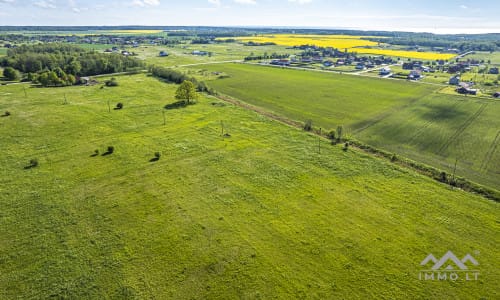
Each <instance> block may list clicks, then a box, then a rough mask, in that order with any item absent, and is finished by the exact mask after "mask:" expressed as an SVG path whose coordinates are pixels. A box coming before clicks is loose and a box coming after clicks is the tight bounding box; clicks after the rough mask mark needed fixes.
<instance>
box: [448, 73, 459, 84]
mask: <svg viewBox="0 0 500 300" xmlns="http://www.w3.org/2000/svg"><path fill="white" fill-rule="evenodd" d="M448 83H449V84H451V85H458V84H459V83H460V75H454V76H451V77H450V80H449V81H448Z"/></svg>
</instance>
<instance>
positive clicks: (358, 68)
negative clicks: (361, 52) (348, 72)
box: [356, 63, 365, 70]
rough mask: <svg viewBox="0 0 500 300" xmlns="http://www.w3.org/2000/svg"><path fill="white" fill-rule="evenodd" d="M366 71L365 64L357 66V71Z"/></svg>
mask: <svg viewBox="0 0 500 300" xmlns="http://www.w3.org/2000/svg"><path fill="white" fill-rule="evenodd" d="M364 69H365V64H364V63H358V64H357V65H356V70H364Z"/></svg>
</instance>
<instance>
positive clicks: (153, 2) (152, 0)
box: [131, 0, 160, 7]
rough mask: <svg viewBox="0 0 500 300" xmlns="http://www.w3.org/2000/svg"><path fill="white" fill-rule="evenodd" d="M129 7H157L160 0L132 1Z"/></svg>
mask: <svg viewBox="0 0 500 300" xmlns="http://www.w3.org/2000/svg"><path fill="white" fill-rule="evenodd" d="M131 5H132V6H139V7H146V6H158V5H160V0H133V1H132V3H131Z"/></svg>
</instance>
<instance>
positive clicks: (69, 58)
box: [0, 43, 145, 85]
mask: <svg viewBox="0 0 500 300" xmlns="http://www.w3.org/2000/svg"><path fill="white" fill-rule="evenodd" d="M0 65H2V66H3V67H12V68H14V69H16V70H18V71H20V72H22V73H25V74H28V77H29V78H28V79H35V78H38V77H41V79H42V81H44V82H45V80H44V77H45V76H47V78H52V79H54V75H56V76H57V77H58V78H59V79H60V82H59V81H57V80H53V81H52V83H51V84H49V85H67V84H73V83H74V80H72V78H71V77H80V76H91V75H99V74H110V73H117V72H126V71H133V70H137V69H139V68H143V67H144V66H145V65H144V63H143V62H142V61H140V60H138V59H136V58H132V57H128V56H124V55H121V54H118V53H98V52H95V51H91V50H86V49H83V48H80V47H78V46H74V45H68V44H59V43H50V44H39V45H22V46H20V47H16V48H11V49H9V50H8V51H7V56H6V57H4V58H3V59H2V60H1V61H0ZM44 74H45V75H44ZM70 75H71V76H70ZM72 82H73V83H72ZM40 83H42V82H41V81H40ZM63 83H64V84H63ZM42 84H43V83H42Z"/></svg>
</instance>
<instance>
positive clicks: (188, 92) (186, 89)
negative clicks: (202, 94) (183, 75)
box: [175, 80, 199, 104]
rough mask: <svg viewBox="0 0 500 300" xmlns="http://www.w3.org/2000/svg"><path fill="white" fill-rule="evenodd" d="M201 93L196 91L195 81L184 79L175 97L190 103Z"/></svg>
mask: <svg viewBox="0 0 500 300" xmlns="http://www.w3.org/2000/svg"><path fill="white" fill-rule="evenodd" d="M198 97H199V94H198V93H197V92H196V87H195V85H194V83H192V82H191V81H189V80H184V81H183V82H182V83H181V85H180V86H179V87H178V88H177V91H175V99H177V100H183V101H186V102H187V104H190V101H191V100H196V99H198Z"/></svg>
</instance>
